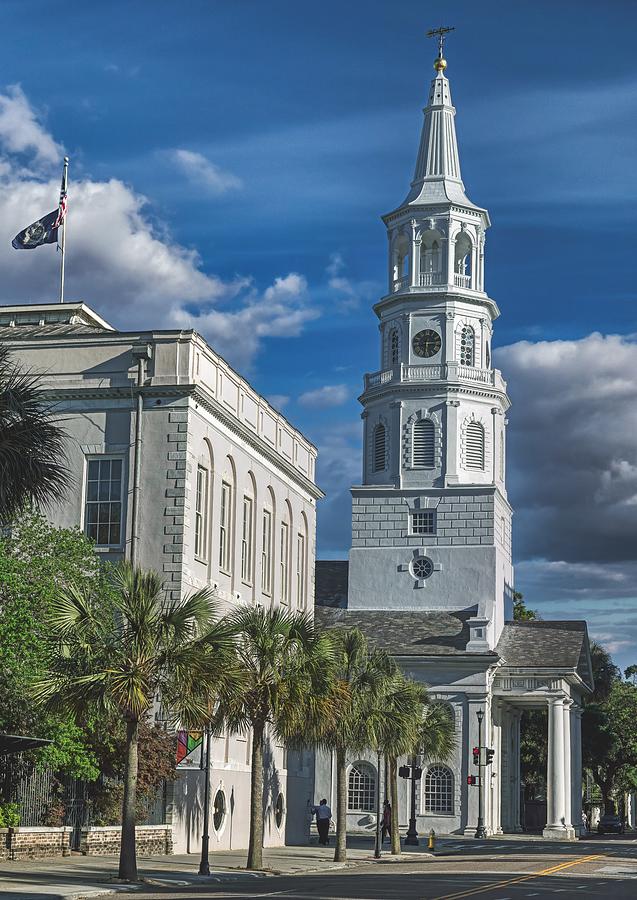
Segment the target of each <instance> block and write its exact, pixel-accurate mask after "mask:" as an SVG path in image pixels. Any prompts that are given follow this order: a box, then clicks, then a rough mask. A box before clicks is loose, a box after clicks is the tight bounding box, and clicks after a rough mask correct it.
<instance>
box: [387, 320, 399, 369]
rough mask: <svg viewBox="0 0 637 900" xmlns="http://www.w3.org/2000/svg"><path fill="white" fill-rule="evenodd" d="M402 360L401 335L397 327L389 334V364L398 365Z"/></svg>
mask: <svg viewBox="0 0 637 900" xmlns="http://www.w3.org/2000/svg"><path fill="white" fill-rule="evenodd" d="M399 362H400V335H399V333H398V329H397V328H392V330H391V332H390V334H389V364H390V366H397V365H398V363H399Z"/></svg>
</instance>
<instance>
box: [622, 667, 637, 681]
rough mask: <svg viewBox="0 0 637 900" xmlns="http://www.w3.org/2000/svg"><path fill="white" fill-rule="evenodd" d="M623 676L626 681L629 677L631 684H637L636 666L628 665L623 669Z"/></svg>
mask: <svg viewBox="0 0 637 900" xmlns="http://www.w3.org/2000/svg"><path fill="white" fill-rule="evenodd" d="M624 678H625V679H626V681H628V679H630V680H631V681H632V683H633V684H637V666H636V665H632V666H628V668H627V669H625V670H624Z"/></svg>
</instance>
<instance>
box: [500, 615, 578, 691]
mask: <svg viewBox="0 0 637 900" xmlns="http://www.w3.org/2000/svg"><path fill="white" fill-rule="evenodd" d="M495 649H496V652H497V653H498V655H499V656H500V657H502V659H503V661H504V663H505V664H508V665H511V666H515V667H516V668H518V667H522V668H531V669H558V668H566V669H574V670H576V671H577V674H578V675H579V676H580V678H581V679H582V681H583V682H584V683H585V684H587V685H588V686H589V687H590V688H592V687H593V684H592V673H591V670H590V652H589V647H588V630H587V627H586V622H585V621H584V620H583V619H573V620H559V619H556V620H553V621H546V620H544V619H532V620H530V621H527V622H507V623H506V625H505V626H504V628H503V630H502V634H501V635H500V640H499V641H498V645H497V647H496V648H495Z"/></svg>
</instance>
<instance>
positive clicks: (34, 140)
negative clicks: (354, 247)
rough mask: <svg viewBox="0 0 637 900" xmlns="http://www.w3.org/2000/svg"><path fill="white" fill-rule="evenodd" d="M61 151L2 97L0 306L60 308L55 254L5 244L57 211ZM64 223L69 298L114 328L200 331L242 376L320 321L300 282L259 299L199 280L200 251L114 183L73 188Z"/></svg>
mask: <svg viewBox="0 0 637 900" xmlns="http://www.w3.org/2000/svg"><path fill="white" fill-rule="evenodd" d="M62 152H63V151H62V148H61V147H60V146H59V145H58V144H57V143H56V142H55V141H54V140H53V138H52V137H51V136H50V135H49V134H48V132H47V131H46V129H45V128H44V127H43V126H42V124H41V122H40V120H39V118H38V115H37V113H36V111H35V110H33V108H32V107H31V106H30V104H29V101H28V98H27V97H26V96H25V95H24V93H23V92H22V90H21V89H20V88H19V87H13V88H8V89H7V91H6V93H4V94H2V93H0V269H1V271H2V279H1V280H0V302H5V303H6V302H13V303H15V302H16V300H20V299H23V300H24V301H29V302H51V301H54V300H57V291H58V287H57V285H58V278H59V255H58V254H57V253H56V251H55V247H54V246H45V247H40V248H38V249H36V250H22V251H17V250H14V249H13V248H12V247H11V239H12V238H13V236H14V235H15V234H16V233H17V232H18V231H20V230H21V229H22V228H24V227H25V226H26V225H28V224H29V223H30V222H32V221H34V220H35V219H37V218H38V217H39V216H42V215H43V214H45V213H47V212H49V211H50V210H52V209H54V208H55V206H56V204H57V201H58V196H59V176H58V173H57V172H55V173H54V169H53V167H52V165H51V164H52V163H54V162H58V161H60V158H61V155H62ZM16 154H20V158H19V159H16ZM24 155H26V156H27V157H28V158H29V162H30V164H31V167H32V168H34V169H36V170H37V171H38V172H41V171H42V168H43V165H45V164H46V167H47V171H46V172H45V173H44V174H45V179H46V180H42V179H38V178H36V177H35V176H34V175H32V174H28V172H27V170H26V169H25V165H24V160H23V158H22V157H23V156H24ZM67 223H68V224H67V258H66V298H67V300H84V301H86V302H87V303H88V304H89V305H91V306H93V307H94V308H95V309H96V310H97V311H99V312H100V313H101V314H102V315H103V316H104V317H105V318H106V319H108V320H110V321H112V323H113V324H114V325H115V326H116V327H119V328H123V329H134V328H149V327H152V328H166V327H182V328H190V327H192V328H197V330H199V331H200V332H201V333H202V334H203V335H204V336H205V337H206V338H207V339H208V340H210V342H211V343H212V345H213V347H215V349H217V350H218V351H219V352H220V353H222V354H223V355H224V356H226V357H227V358H228V360H229V361H230V362H231V363H232V364H234V365H237V366H243V367H247V366H249V365H250V364H251V362H252V360H253V359H254V356H255V354H256V353H257V352H258V351H259V349H260V347H261V344H262V341H263V339H264V338H268V337H274V336H276V337H291V336H296V335H298V334H300V333H301V331H302V330H303V328H304V327H305V325H306V323H307V322H309V321H310V320H312V319H314V318H316V316H317V315H318V314H319V313H318V310H316V309H315V308H313V307H312V306H311V304H310V298H309V292H308V287H307V282H306V280H305V278H304V277H303V276H302V275H299V274H296V273H290V274H288V275H286V276H284V277H280V278H277V279H275V281H274V283H273V284H272V285H270V286H269V287H267V288H266V289H265V290H264V291H263V292H262V293H260V292H259V291H258V290H257V288H256V287H255V286H254V285H253V283H252V280H251V279H250V278H247V277H243V278H241V277H237V278H235V279H234V280H233V281H230V282H225V281H222V280H221V279H220V278H218V277H217V276H216V275H214V274H209V273H207V272H204V271H203V270H202V268H201V259H200V257H199V255H198V253H197V252H196V250H193V249H188V248H186V247H183V246H181V245H179V244H178V243H176V242H175V241H174V239H173V238H172V237H171V235H170V233H169V232H168V230H167V229H166V228H165V227H163V226H162V225H161V223H159V224H158V223H156V222H154V221H153V219H152V217H151V208H150V204H149V202H148V200H147V199H146V198H145V197H144V196H142V195H141V194H139V193H137V192H136V191H135V190H134V189H133V188H132V187H130V186H129V185H126V184H124V183H123V182H122V181H120V180H118V179H111V180H109V181H95V180H92V179H90V178H87V177H83V178H78V179H75V178H74V179H72V181H71V183H70V186H69V214H68V219H67Z"/></svg>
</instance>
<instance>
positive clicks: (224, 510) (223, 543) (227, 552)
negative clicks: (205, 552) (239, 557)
mask: <svg viewBox="0 0 637 900" xmlns="http://www.w3.org/2000/svg"><path fill="white" fill-rule="evenodd" d="M231 528H232V485H231V484H228V482H227V481H223V482H222V483H221V509H220V517H219V568H220V569H221V571H222V572H230V571H231V565H232V555H231V543H232V534H231Z"/></svg>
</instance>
